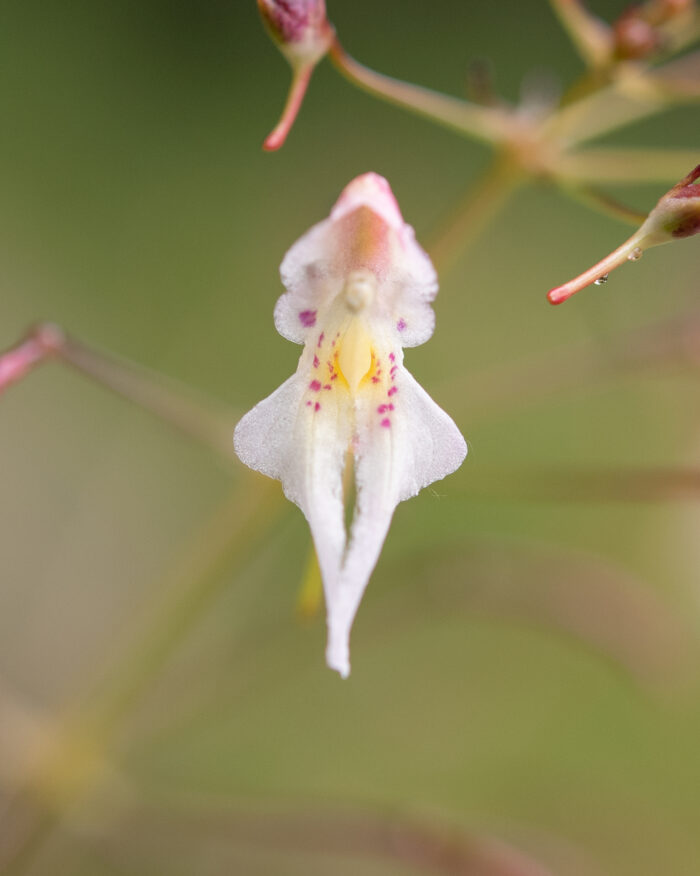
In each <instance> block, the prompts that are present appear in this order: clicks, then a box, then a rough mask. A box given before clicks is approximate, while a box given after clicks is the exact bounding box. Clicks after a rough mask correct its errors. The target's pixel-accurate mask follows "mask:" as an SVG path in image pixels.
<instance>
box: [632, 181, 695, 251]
mask: <svg viewBox="0 0 700 876" xmlns="http://www.w3.org/2000/svg"><path fill="white" fill-rule="evenodd" d="M698 179H700V164H699V165H698V166H697V167H696V168H695V169H694V170H692V171H691V172H690V173H689V174H688V176H686V177H685V178H684V179H682V180H681V181H680V182H679V183H677V184H676V185H675V186H674V187H673V188H672V189H671V190H670V191H668V192H666V194H665V195H664V196H663V198H661V199H660V200H659V203H658V204H657V205H656V206H655V207H654V209H653V210H652V211H651V213H650V214H649V218H648V219H647V221H646V222H645V223H644V225H643V226H642V228H644V227H645V226H647V225H648V226H649V231H650V232H651V231H652V230H653V231H654V233H655V234H656V235H667V238H666V239H667V240H671V239H672V238H677V237H692V236H693V234H697V233H698V232H699V231H700V185H699V184H698V183H697V180H698ZM640 230H641V229H640ZM659 242H660V243H665V242H666V241H665V240H663V241H659Z"/></svg>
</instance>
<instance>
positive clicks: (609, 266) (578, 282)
mask: <svg viewBox="0 0 700 876" xmlns="http://www.w3.org/2000/svg"><path fill="white" fill-rule="evenodd" d="M639 242H640V235H639V234H634V235H633V236H632V237H630V239H629V240H627V241H625V243H623V244H622V246H619V247H618V248H617V249H616V250H615V251H614V252H611V253H610V255H608V256H606V257H605V258H604V259H601V260H600V261H599V262H598V263H597V264H595V265H593V267H592V268H589V269H588V270H587V271H584V272H583V273H582V274H579V275H578V277H574V279H573V280H569V282H568V283H564V285H563V286H555V287H554V289H550V290H549V292H548V293H547V298H548V299H549V303H550V304H561V303H562V302H564V301H566V300H567V299H568V298H571V296H572V295H575V294H576V292H580V291H581V289H585V288H586V286H591V285H592V284H593V283H596V282H597V283H599V284H600V283H604V282H605V281H606V280H607V278H608V274H609V273H610V271H612V270H614V269H615V268H619V267H620V265H622V264H624V263H625V262H626V261H630V260H631V261H635V259H636V258H638V257H639V254H641V247H640V246H639ZM637 250H639V254H637V252H636V251H637Z"/></svg>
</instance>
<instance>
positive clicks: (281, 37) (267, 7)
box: [258, 0, 333, 67]
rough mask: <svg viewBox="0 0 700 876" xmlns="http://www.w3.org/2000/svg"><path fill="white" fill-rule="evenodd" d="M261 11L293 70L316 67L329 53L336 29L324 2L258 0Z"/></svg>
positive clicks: (317, 0)
mask: <svg viewBox="0 0 700 876" xmlns="http://www.w3.org/2000/svg"><path fill="white" fill-rule="evenodd" d="M258 9H259V10H260V15H261V16H262V20H263V22H264V23H265V26H266V28H267V30H268V33H269V34H270V36H271V37H272V39H273V40H274V41H275V42H276V43H277V45H278V46H279V48H280V51H281V52H282V54H283V55H284V56H285V57H286V58H287V60H288V61H289V63H290V64H291V65H292V67H296V66H298V65H307V64H312V65H313V64H316V63H318V61H320V60H321V58H322V57H323V56H324V55H325V54H326V52H327V51H328V48H329V46H330V43H331V40H332V38H333V28H332V27H331V26H330V24H329V23H328V19H327V18H326V4H325V2H324V0H258Z"/></svg>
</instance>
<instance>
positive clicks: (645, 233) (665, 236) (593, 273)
mask: <svg viewBox="0 0 700 876" xmlns="http://www.w3.org/2000/svg"><path fill="white" fill-rule="evenodd" d="M699 179H700V164H699V165H698V166H697V167H696V168H695V169H694V170H692V171H691V172H690V173H689V174H688V176H686V177H684V178H683V179H682V180H681V181H680V182H679V183H677V184H676V185H675V186H674V187H673V188H672V189H670V190H669V191H668V192H666V194H665V195H664V196H663V197H662V198H660V199H659V202H658V204H657V205H656V206H655V207H654V209H653V210H652V211H651V213H649V215H648V216H647V218H646V220H645V221H644V222H643V223H642V225H641V226H640V228H639V229H638V230H637V231H636V232H635V233H634V234H633V235H632V237H630V238H629V240H626V241H625V242H624V243H623V244H622V245H621V246H619V247H618V248H617V249H616V250H615V251H614V252H612V253H610V255H608V256H606V257H605V258H604V259H602V260H601V261H599V262H598V263H597V264H596V265H593V267H592V268H589V269H588V270H587V271H584V272H583V274H579V276H578V277H575V278H574V279H573V280H570V281H569V282H568V283H564V285H563V286H557V287H556V288H554V289H550V290H549V292H548V293H547V298H548V299H549V301H550V303H551V304H561V303H562V301H566V300H567V298H571V296H572V295H573V294H574V293H576V292H579V291H580V290H581V289H585V288H586V286H590V285H591V284H592V283H595V284H596V285H600V284H601V283H604V282H605V281H606V280H607V278H608V274H609V273H610V271H612V270H613V269H614V268H618V267H619V266H620V265H622V264H624V263H625V262H636V261H638V260H639V258H641V256H642V253H643V252H644V250H646V249H650V248H651V247H652V246H658V245H659V244H660V243H668V242H669V241H671V240H676V239H679V238H682V237H692V236H693V235H694V234H698V233H699V232H700V185H699V184H698V182H697V181H698V180H699Z"/></svg>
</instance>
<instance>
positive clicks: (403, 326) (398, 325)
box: [396, 319, 406, 332]
mask: <svg viewBox="0 0 700 876" xmlns="http://www.w3.org/2000/svg"><path fill="white" fill-rule="evenodd" d="M396 328H397V329H398V330H399V331H400V332H402V331H404V330H405V329H406V320H405V319H400V320H399V321H398V322H397V323H396Z"/></svg>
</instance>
